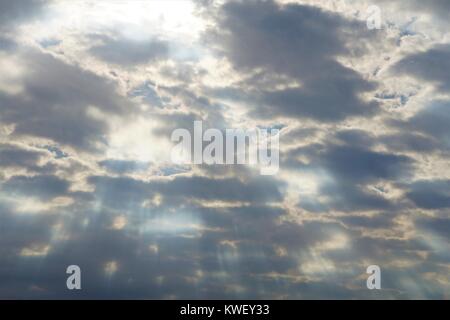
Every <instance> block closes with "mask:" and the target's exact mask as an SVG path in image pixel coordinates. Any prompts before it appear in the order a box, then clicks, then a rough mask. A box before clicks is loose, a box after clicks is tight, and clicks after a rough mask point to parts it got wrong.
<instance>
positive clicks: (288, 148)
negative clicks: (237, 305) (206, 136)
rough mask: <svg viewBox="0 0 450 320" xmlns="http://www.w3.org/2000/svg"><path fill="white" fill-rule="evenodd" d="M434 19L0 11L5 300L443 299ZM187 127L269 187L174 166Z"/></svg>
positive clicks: (197, 8)
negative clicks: (250, 149) (256, 151)
mask: <svg viewBox="0 0 450 320" xmlns="http://www.w3.org/2000/svg"><path fill="white" fill-rule="evenodd" d="M373 4H376V5H377V6H378V8H379V9H380V13H381V29H379V30H378V29H369V28H368V26H367V23H366V20H367V18H368V15H369V13H368V11H367V8H368V7H369V6H370V5H373ZM449 10H450V1H447V0H429V1H420V0H389V1H388V0H382V1H375V0H358V1H353V0H352V1H350V0H348V1H344V0H297V1H296V0H292V1H290V0H278V1H276V0H270V1H253V0H250V1H245V2H239V1H230V2H226V1H221V0H217V1H216V0H196V1H189V0H180V1H176V0H171V1H156V0H149V1H138V0H136V1H132V0H128V1H113V0H111V1H107V0H100V1H83V0H77V1H69V0H67V1H64V0H53V1H52V0H46V1H44V0H42V1H40V0H35V1H33V0H15V1H10V0H0V298H46V299H47V298H50V299H52V298H64V299H72V298H88V299H91V298H101V299H103V298H114V299H119V298H126V299H130V298H137V299H181V298H188V299H201V298H209V299H211V298H222V299H229V298H256V299H259V298H263V299H269V298H270V299H380V298H385V299H401V298H408V299H410V298H412V299H449V298H450V296H449V292H450V250H449V248H450V243H449V242H450V238H449V235H450V169H449V164H450V163H449V162H450V161H449V159H450V158H449V153H450V95H449V93H450V33H449V32H448V30H449V28H450V21H449V20H448V12H449ZM195 120H202V121H203V123H204V126H207V127H210V128H218V129H225V128H254V127H260V128H280V129H281V136H280V170H279V172H278V173H277V174H276V175H272V176H262V175H260V174H259V170H258V168H255V167H254V166H247V165H212V166H208V165H184V166H180V165H175V164H173V163H172V162H171V160H170V151H171V148H172V145H173V144H172V142H171V140H170V137H171V132H172V131H173V130H174V129H177V128H187V129H191V128H192V126H193V121H195ZM69 265H78V266H80V268H81V270H82V271H81V272H82V290H81V291H69V290H67V288H66V279H67V276H68V275H67V274H66V268H67V267H68V266H69ZM369 265H378V266H380V268H381V279H382V280H381V283H382V290H368V289H367V287H366V279H367V276H368V275H367V274H366V268H367V267H368V266H369Z"/></svg>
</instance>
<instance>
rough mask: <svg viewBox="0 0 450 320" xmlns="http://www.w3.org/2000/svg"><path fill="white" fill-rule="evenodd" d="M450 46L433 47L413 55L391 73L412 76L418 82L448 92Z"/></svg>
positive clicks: (403, 60) (401, 61) (398, 63)
mask: <svg viewBox="0 0 450 320" xmlns="http://www.w3.org/2000/svg"><path fill="white" fill-rule="evenodd" d="M449 61H450V46H449V45H448V44H445V45H438V46H435V47H433V48H431V49H429V50H427V51H425V52H419V53H413V54H410V55H408V56H406V57H405V58H403V59H402V60H400V61H399V62H397V63H396V64H395V65H394V67H393V72H398V73H401V74H408V75H412V76H414V77H416V78H418V79H420V80H424V81H427V82H431V83H434V84H436V87H437V89H438V90H440V91H442V92H448V91H449V90H450V75H449V73H448V72H447V70H449V69H450V62H449Z"/></svg>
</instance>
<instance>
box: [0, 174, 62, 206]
mask: <svg viewBox="0 0 450 320" xmlns="http://www.w3.org/2000/svg"><path fill="white" fill-rule="evenodd" d="M0 188H1V189H2V190H3V192H7V193H10V194H12V195H23V196H29V197H39V198H41V199H43V200H50V199H52V198H55V197H58V196H62V195H66V194H67V193H68V189H69V183H68V182H67V181H65V180H62V179H60V178H58V177H55V176H49V175H47V176H34V177H26V176H14V177H12V178H11V179H9V180H8V181H6V182H4V183H3V184H2V185H1V186H0Z"/></svg>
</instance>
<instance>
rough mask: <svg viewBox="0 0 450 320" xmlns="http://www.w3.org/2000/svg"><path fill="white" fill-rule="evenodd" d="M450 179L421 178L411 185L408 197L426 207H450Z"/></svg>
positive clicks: (421, 206)
mask: <svg viewBox="0 0 450 320" xmlns="http://www.w3.org/2000/svg"><path fill="white" fill-rule="evenodd" d="M449 190H450V180H421V181H416V182H414V183H413V184H411V185H410V186H409V191H408V193H407V197H408V198H409V199H411V200H412V201H413V202H414V203H415V204H416V205H417V206H418V207H420V208H425V209H443V208H450V192H449Z"/></svg>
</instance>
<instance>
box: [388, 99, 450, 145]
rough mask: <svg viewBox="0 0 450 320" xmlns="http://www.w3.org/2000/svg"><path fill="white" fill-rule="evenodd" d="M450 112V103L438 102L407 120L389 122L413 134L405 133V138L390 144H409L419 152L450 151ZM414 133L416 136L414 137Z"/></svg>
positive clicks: (395, 139) (392, 141) (393, 140)
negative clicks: (428, 150)
mask: <svg viewBox="0 0 450 320" xmlns="http://www.w3.org/2000/svg"><path fill="white" fill-rule="evenodd" d="M449 110H450V103H449V102H448V101H439V100H436V101H433V102H432V103H431V105H427V106H425V107H424V108H423V109H422V110H420V111H419V112H417V113H416V114H414V115H413V116H412V117H410V118H409V119H407V120H390V121H388V123H389V124H390V125H391V126H393V127H396V128H400V129H402V130H408V131H410V132H411V133H403V137H402V136H400V137H397V138H395V137H394V139H392V140H391V141H390V142H388V143H391V144H394V145H396V144H400V146H401V145H405V144H407V145H408V146H409V148H411V149H413V150H417V151H426V150H427V149H432V148H433V147H434V148H435V149H437V150H440V151H443V152H446V151H448V150H449V148H450V126H449V124H450V112H449ZM413 133H416V134H415V135H414V136H412V134H413ZM417 134H419V136H417ZM413 137H417V139H413ZM399 139H400V140H399ZM405 139H406V140H405ZM421 149H422V150H421Z"/></svg>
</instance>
